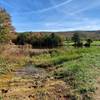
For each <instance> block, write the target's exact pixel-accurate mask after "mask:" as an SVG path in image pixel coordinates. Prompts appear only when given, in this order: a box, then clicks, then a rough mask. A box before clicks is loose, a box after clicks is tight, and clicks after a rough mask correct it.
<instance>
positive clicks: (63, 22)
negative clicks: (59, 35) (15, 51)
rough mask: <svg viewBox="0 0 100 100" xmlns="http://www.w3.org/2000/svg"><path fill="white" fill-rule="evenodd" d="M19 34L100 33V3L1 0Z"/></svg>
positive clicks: (98, 1) (93, 1) (66, 0)
mask: <svg viewBox="0 0 100 100" xmlns="http://www.w3.org/2000/svg"><path fill="white" fill-rule="evenodd" d="M0 6H1V7H4V8H5V9H6V10H7V11H8V12H9V13H10V15H11V17H12V23H13V25H14V27H15V28H16V31H71V30H99V29H100V0H0Z"/></svg>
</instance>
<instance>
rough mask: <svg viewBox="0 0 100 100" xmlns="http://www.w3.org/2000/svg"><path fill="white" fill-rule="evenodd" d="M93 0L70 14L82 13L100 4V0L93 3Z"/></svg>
mask: <svg viewBox="0 0 100 100" xmlns="http://www.w3.org/2000/svg"><path fill="white" fill-rule="evenodd" d="M91 2H92V1H91ZM91 2H90V3H89V5H88V6H84V7H83V8H78V10H76V11H73V12H71V13H70V15H76V14H79V13H82V12H84V11H87V10H90V9H92V8H95V7H97V6H99V5H100V1H98V0H95V1H94V2H92V3H91Z"/></svg>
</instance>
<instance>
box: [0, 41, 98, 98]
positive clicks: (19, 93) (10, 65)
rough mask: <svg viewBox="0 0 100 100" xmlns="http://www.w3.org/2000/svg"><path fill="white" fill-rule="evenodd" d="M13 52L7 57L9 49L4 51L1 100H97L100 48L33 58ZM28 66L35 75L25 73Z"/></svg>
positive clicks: (67, 49)
mask: <svg viewBox="0 0 100 100" xmlns="http://www.w3.org/2000/svg"><path fill="white" fill-rule="evenodd" d="M94 44H95V43H94ZM3 49H4V48H3ZM15 49H16V48H15ZM10 50H11V51H10ZM12 50H13V49H11V48H10V49H9V52H10V53H11V54H12V55H10V53H9V54H8V53H7V54H6V53H5V52H6V49H5V50H3V51H2V49H1V55H0V90H1V92H0V95H1V100H22V99H23V98H25V100H28V99H29V98H34V100H37V99H38V100H56V99H57V98H60V100H66V99H68V100H91V99H93V95H94V94H95V91H96V90H97V88H96V83H97V81H96V79H97V78H98V77H99V76H100V74H99V73H100V60H99V59H100V47H99V46H93V47H91V48H77V49H76V48H73V47H67V46H64V47H61V48H56V49H52V50H48V52H44V53H42V54H41V53H40V54H38V55H37V54H35V55H32V56H30V53H28V54H27V55H26V54H22V53H21V54H20V55H19V56H18V55H16V52H15V50H13V51H12ZM39 51H40V52H41V50H39ZM12 52H13V53H12ZM26 66H27V67H30V66H31V67H30V69H31V72H30V69H26V70H25V69H24V70H23V68H27V67H26ZM40 70H41V71H40ZM20 72H22V73H23V72H24V75H22V74H20ZM16 73H19V74H17V75H16ZM34 73H35V74H34ZM34 82H35V83H34ZM34 84H35V86H34ZM3 90H5V91H7V92H4V91H3ZM11 91H12V92H11ZM51 91H52V92H51ZM11 94H12V95H11ZM51 95H52V96H51ZM40 98H42V99H40ZM32 100H33V99H32Z"/></svg>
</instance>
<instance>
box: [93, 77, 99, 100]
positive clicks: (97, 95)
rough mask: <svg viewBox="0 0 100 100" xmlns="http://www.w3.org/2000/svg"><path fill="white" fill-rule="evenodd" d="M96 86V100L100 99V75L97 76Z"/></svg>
mask: <svg viewBox="0 0 100 100" xmlns="http://www.w3.org/2000/svg"><path fill="white" fill-rule="evenodd" d="M96 87H97V90H96V92H95V95H94V100H100V77H99V78H97V83H96Z"/></svg>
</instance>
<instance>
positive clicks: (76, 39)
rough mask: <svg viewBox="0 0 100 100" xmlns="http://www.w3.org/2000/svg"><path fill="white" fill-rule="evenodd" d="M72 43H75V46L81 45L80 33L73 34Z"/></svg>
mask: <svg viewBox="0 0 100 100" xmlns="http://www.w3.org/2000/svg"><path fill="white" fill-rule="evenodd" d="M72 41H73V42H75V44H77V43H80V36H79V33H74V34H73V37H72Z"/></svg>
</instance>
